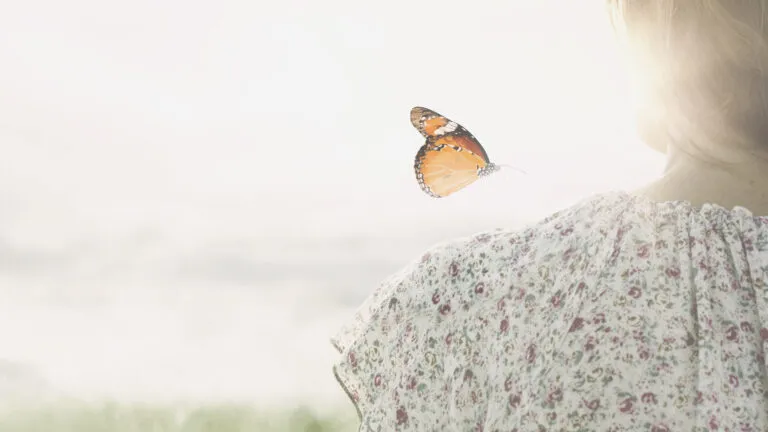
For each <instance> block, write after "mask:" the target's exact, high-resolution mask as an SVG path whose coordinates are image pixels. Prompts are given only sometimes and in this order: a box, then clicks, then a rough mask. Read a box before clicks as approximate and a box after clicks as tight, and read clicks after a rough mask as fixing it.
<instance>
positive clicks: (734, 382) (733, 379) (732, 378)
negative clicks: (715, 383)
mask: <svg viewBox="0 0 768 432" xmlns="http://www.w3.org/2000/svg"><path fill="white" fill-rule="evenodd" d="M728 382H729V383H731V385H732V386H734V387H738V386H739V377H737V376H736V375H730V376H729V377H728Z"/></svg>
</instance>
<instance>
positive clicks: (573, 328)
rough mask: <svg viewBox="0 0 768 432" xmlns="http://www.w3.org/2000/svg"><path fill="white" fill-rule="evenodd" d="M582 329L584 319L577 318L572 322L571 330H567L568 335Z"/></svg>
mask: <svg viewBox="0 0 768 432" xmlns="http://www.w3.org/2000/svg"><path fill="white" fill-rule="evenodd" d="M582 327H584V318H579V317H577V318H576V319H574V320H573V323H572V324H571V328H570V329H569V330H568V332H569V333H573V332H575V331H576V330H581V328H582Z"/></svg>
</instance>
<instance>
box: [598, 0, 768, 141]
mask: <svg viewBox="0 0 768 432" xmlns="http://www.w3.org/2000/svg"><path fill="white" fill-rule="evenodd" d="M606 1H607V4H608V7H609V9H610V12H611V16H612V19H613V22H614V25H615V27H616V28H617V30H618V31H619V32H620V34H621V35H622V39H623V41H624V42H625V43H626V45H627V48H628V53H629V59H630V62H631V65H632V72H633V75H634V78H635V83H634V84H635V88H636V90H638V92H637V94H638V96H640V97H639V99H638V101H637V102H638V113H639V115H640V120H641V123H640V124H641V135H643V137H644V138H645V139H646V141H651V142H648V144H650V145H652V146H654V147H656V148H658V149H663V148H664V147H665V146H667V145H669V144H673V145H679V146H682V147H688V148H686V150H693V151H697V152H700V153H704V154H705V155H707V154H709V155H711V154H713V153H717V150H719V151H720V153H721V154H722V151H723V150H725V151H726V152H727V151H730V150H736V149H737V148H741V149H748V150H752V151H755V150H757V151H759V152H760V153H762V152H764V151H768V121H766V120H767V119H768V98H767V96H768V94H767V92H768V88H767V87H768V75H767V74H768V28H766V24H767V21H768V0H606Z"/></svg>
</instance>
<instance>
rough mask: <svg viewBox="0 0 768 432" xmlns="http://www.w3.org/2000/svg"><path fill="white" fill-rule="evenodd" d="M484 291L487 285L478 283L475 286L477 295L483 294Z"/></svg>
mask: <svg viewBox="0 0 768 432" xmlns="http://www.w3.org/2000/svg"><path fill="white" fill-rule="evenodd" d="M483 291H485V283H484V282H478V283H477V284H476V285H475V294H482V293H483Z"/></svg>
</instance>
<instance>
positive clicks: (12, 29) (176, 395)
mask: <svg viewBox="0 0 768 432" xmlns="http://www.w3.org/2000/svg"><path fill="white" fill-rule="evenodd" d="M6 3H7V4H4V5H3V6H2V13H1V14H0V65H1V66H0V146H1V148H2V155H3V157H2V160H0V360H2V362H0V375H2V374H6V375H8V374H12V375H14V376H17V375H18V376H21V375H23V376H24V377H26V378H24V377H22V378H19V379H20V382H21V383H22V384H19V386H18V388H16V387H14V388H10V387H9V388H8V389H3V388H0V397H2V396H3V395H4V394H17V393H23V392H29V391H31V390H29V389H31V388H35V389H38V390H35V391H36V392H37V393H34V394H35V395H39V394H65V395H74V396H75V397H82V398H86V399H87V398H90V399H94V400H98V399H99V398H118V399H124V400H140V401H147V400H153V401H154V400H163V401H165V400H219V401H220V400H231V401H234V400H237V401H250V402H254V403H256V404H259V405H269V404H283V405H284V404H295V403H299V401H304V400H306V401H310V403H320V401H323V402H327V401H345V399H344V398H345V396H344V395H343V393H342V392H341V390H340V389H339V388H338V387H337V385H336V383H335V381H334V379H333V376H332V374H331V371H330V367H331V364H332V362H333V361H334V359H335V355H336V354H335V352H334V351H333V349H332V348H331V346H330V344H329V342H328V340H329V338H330V336H331V335H332V334H333V332H334V331H335V329H336V328H338V327H339V326H340V325H341V323H342V322H343V321H344V320H346V319H349V318H351V316H352V314H353V312H354V309H355V307H356V306H357V305H358V304H359V303H361V302H362V301H363V299H364V298H365V296H366V295H367V294H368V293H369V292H370V291H371V290H372V289H373V288H374V287H375V285H376V284H377V283H378V282H379V281H380V280H381V279H383V278H384V277H386V276H387V275H388V274H389V273H391V272H393V271H396V270H398V269H399V268H400V267H402V266H403V265H405V264H407V263H408V262H409V261H410V260H411V259H413V258H414V257H415V256H418V254H419V253H420V252H421V251H423V250H425V249H427V248H428V247H429V246H430V245H431V244H433V243H435V242H437V241H441V240H443V239H446V238H450V237H456V236H463V235H468V234H471V233H474V232H477V231H482V230H485V229H491V228H495V227H517V226H522V225H523V224H526V223H530V222H533V221H535V220H536V219H538V218H540V217H543V216H546V215H547V214H548V213H550V212H552V211H555V210H557V209H559V208H562V207H564V206H567V205H570V204H573V203H575V202H576V201H578V200H579V199H582V198H584V197H586V196H588V195H591V194H594V193H599V192H602V191H608V190H615V189H633V188H636V187H639V186H641V185H643V184H644V183H645V182H647V181H649V180H650V179H652V178H653V177H654V176H655V175H658V174H659V172H660V170H661V168H662V166H663V159H662V157H661V155H659V154H657V153H655V152H653V151H652V150H650V149H649V148H647V147H645V146H644V145H643V144H641V143H640V142H639V141H638V140H637V138H636V136H635V132H634V127H633V119H632V112H631V104H630V98H629V97H628V95H629V92H628V88H627V85H626V80H625V77H624V74H623V69H622V64H621V61H620V55H619V51H617V47H616V44H615V41H614V40H613V37H612V34H611V30H610V27H609V24H608V21H607V17H606V15H605V12H604V11H603V9H602V4H603V2H601V1H599V0H596V1H593V2H574V1H572V0H540V1H536V2H532V1H524V0H518V1H504V2H502V1H480V2H460V1H453V0H450V1H446V0H443V1H439V2H437V1H432V0H427V1H421V2H415V3H414V2H408V1H405V0H392V1H387V2H353V1H345V0H329V1H324V2H315V1H309V0H287V1H282V2H265V1H261V0H256V1H252V0H251V1H246V0H224V1H220V2H202V1H189V0H187V1H184V2H182V1H180V0H165V1H162V0H161V1H158V0H135V1H132V2H123V3H115V2H103V1H96V0H72V1H70V2H56V1H53V0H28V1H24V2H10V1H9V2H6ZM416 105H420V106H426V107H429V108H431V109H434V110H436V111H438V112H440V113H442V114H444V115H446V116H448V117H450V118H451V119H453V120H456V121H458V122H459V123H461V124H463V125H464V126H465V127H466V128H467V129H469V130H470V131H471V132H472V133H473V134H474V135H475V136H476V137H477V138H478V139H479V140H480V141H481V142H482V143H483V145H484V146H485V148H486V150H487V152H488V154H489V155H490V157H491V160H493V161H495V162H498V163H506V164H510V165H514V166H516V167H519V168H522V169H524V170H525V171H526V172H527V173H528V174H527V175H523V174H519V173H516V172H514V171H511V170H509V171H502V172H500V173H498V174H494V175H493V176H491V177H488V178H485V179H483V180H482V181H479V182H477V183H475V184H473V185H471V186H470V187H468V188H467V189H466V190H463V191H461V192H459V193H456V194H455V195H452V196H450V197H448V198H445V199H440V200H436V199H433V198H430V197H428V196H427V195H425V194H423V192H421V190H420V189H419V188H418V186H417V183H416V180H415V178H414V175H413V170H412V164H413V158H414V155H415V153H416V151H417V150H418V148H419V147H420V146H421V145H422V144H423V139H422V137H421V136H420V135H419V134H418V132H417V131H415V130H414V129H413V127H412V126H411V124H410V121H409V111H410V109H411V107H413V106H416ZM3 362H4V363H3ZM4 364H5V365H6V366H3V365H4ZM20 370H23V371H25V372H19V371H20ZM24 380H26V381H24ZM25 383H26V384H25ZM35 397H38V396H35Z"/></svg>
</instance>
